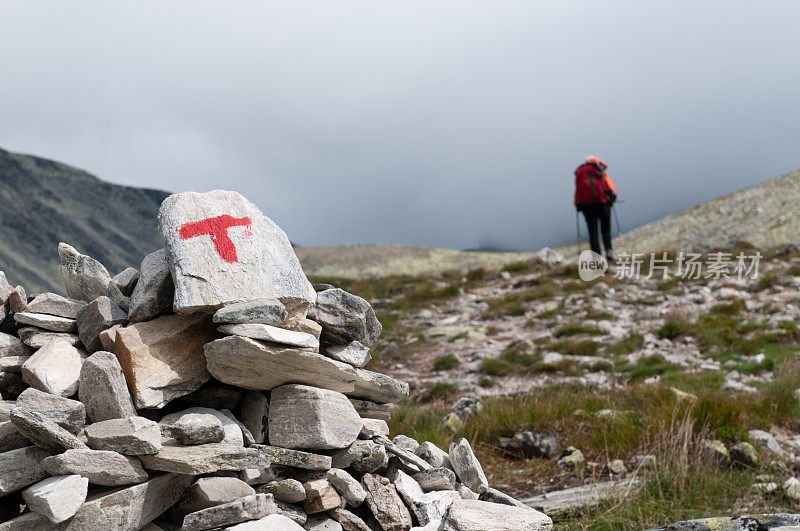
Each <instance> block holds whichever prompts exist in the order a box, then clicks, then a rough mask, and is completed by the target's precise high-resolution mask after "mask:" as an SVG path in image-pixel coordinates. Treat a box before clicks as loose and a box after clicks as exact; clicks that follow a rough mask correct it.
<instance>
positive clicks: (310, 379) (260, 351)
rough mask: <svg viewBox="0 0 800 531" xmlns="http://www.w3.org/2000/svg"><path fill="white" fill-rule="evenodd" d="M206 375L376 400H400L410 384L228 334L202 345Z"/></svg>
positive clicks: (259, 386)
mask: <svg viewBox="0 0 800 531" xmlns="http://www.w3.org/2000/svg"><path fill="white" fill-rule="evenodd" d="M204 350H205V355H206V361H207V367H208V371H209V372H210V373H211V374H212V375H213V376H214V377H215V378H216V379H217V380H219V381H221V382H224V383H227V384H230V385H236V386H239V387H243V388H245V389H252V390H257V391H269V390H271V389H273V388H275V387H278V386H280V385H284V384H287V383H298V384H305V385H313V386H315V387H320V388H323V389H329V390H331V391H338V392H340V393H344V394H346V395H348V396H354V397H357V398H363V399H367V400H371V401H374V402H383V403H387V402H399V401H402V400H404V399H405V398H407V397H408V391H409V389H408V384H406V383H404V382H400V381H398V380H395V379H394V378H391V377H389V376H386V375H381V374H379V373H376V372H372V371H367V370H365V369H358V368H355V367H353V366H351V365H348V364H347V363H342V362H340V361H336V360H333V359H330V358H328V357H327V356H323V355H320V354H316V353H314V352H310V351H308V350H301V349H296V348H286V347H282V346H280V345H271V344H268V343H263V342H259V341H255V340H253V339H249V338H244V337H239V336H229V337H226V338H223V339H218V340H216V341H212V342H210V343H208V344H207V345H205V347H204Z"/></svg>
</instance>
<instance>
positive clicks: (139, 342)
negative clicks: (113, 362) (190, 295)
mask: <svg viewBox="0 0 800 531" xmlns="http://www.w3.org/2000/svg"><path fill="white" fill-rule="evenodd" d="M215 337H217V333H216V331H215V330H214V329H213V325H212V324H211V318H210V316H206V315H191V316H188V317H186V316H182V315H164V316H161V317H158V318H156V319H153V320H152V321H146V322H139V323H134V324H132V325H130V326H126V327H125V328H120V329H118V330H117V336H116V340H115V344H114V354H115V355H116V356H117V359H118V360H119V363H120V365H121V366H122V372H123V373H124V374H125V380H126V382H127V383H128V389H129V390H130V391H131V397H132V398H133V403H134V405H135V406H136V407H137V408H139V409H141V408H161V407H164V405H166V403H167V402H169V401H171V400H174V399H175V398H178V397H181V396H185V395H188V394H189V393H191V392H193V391H196V390H197V389H199V388H200V386H202V385H203V384H204V383H205V382H207V381H208V380H209V378H210V375H209V373H208V371H207V370H206V364H205V360H204V359H203V345H204V344H205V343H207V342H208V341H211V340H212V339H214V338H215Z"/></svg>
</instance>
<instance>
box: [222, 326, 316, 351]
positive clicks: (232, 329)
mask: <svg viewBox="0 0 800 531" xmlns="http://www.w3.org/2000/svg"><path fill="white" fill-rule="evenodd" d="M217 330H219V331H220V332H222V333H223V334H228V335H232V336H242V337H249V338H251V339H259V340H261V341H269V342H270V343H278V344H280V345H289V346H292V347H299V348H310V349H318V348H319V340H318V339H317V338H315V337H314V336H312V335H311V334H306V333H305V332H294V331H292V330H286V329H285V328H278V327H277V326H270V325H267V324H260V323H251V324H224V325H220V326H219V327H218V328H217Z"/></svg>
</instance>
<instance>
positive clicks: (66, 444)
mask: <svg viewBox="0 0 800 531" xmlns="http://www.w3.org/2000/svg"><path fill="white" fill-rule="evenodd" d="M11 422H13V423H14V427H16V428H17V431H19V432H20V433H21V434H22V435H23V436H25V437H26V438H27V439H28V440H29V441H31V442H32V443H33V444H35V445H36V446H39V447H40V448H44V449H45V450H48V451H51V452H54V453H59V452H63V451H64V450H68V449H70V448H86V445H85V444H83V442H81V440H80V439H78V438H77V437H76V436H75V435H73V434H71V433H70V432H68V431H67V430H65V429H64V428H62V427H61V426H59V425H58V424H56V423H55V422H53V421H52V420H50V419H49V418H47V417H45V416H44V415H43V414H41V413H39V412H38V411H32V410H30V409H26V408H23V407H16V408H14V409H12V410H11Z"/></svg>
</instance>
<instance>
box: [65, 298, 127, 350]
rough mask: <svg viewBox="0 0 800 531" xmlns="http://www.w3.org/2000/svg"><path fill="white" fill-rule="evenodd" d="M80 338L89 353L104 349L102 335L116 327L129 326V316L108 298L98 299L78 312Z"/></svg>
mask: <svg viewBox="0 0 800 531" xmlns="http://www.w3.org/2000/svg"><path fill="white" fill-rule="evenodd" d="M76 319H77V321H78V337H79V338H80V340H81V343H83V345H84V346H85V347H86V350H88V351H89V352H96V351H98V350H100V349H101V348H102V347H103V344H102V343H101V342H100V333H101V332H103V331H104V330H108V329H109V328H111V327H112V326H114V325H125V324H128V314H127V313H125V311H124V310H123V309H122V308H120V307H119V305H118V304H117V303H116V302H114V301H112V300H111V299H110V298H108V297H98V298H96V299H95V300H93V301H92V302H90V303H89V304H87V305H86V306H84V307H83V308H81V309H80V310H79V311H78V316H77V317H76Z"/></svg>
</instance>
